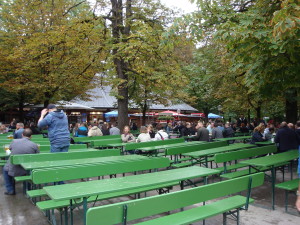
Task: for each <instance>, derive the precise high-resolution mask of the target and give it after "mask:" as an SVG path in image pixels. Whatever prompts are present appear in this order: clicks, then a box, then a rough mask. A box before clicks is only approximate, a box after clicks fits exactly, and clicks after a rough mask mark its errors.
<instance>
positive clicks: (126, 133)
mask: <svg viewBox="0 0 300 225" xmlns="http://www.w3.org/2000/svg"><path fill="white" fill-rule="evenodd" d="M121 139H122V141H123V142H124V143H128V142H135V137H134V136H133V134H132V133H130V128H129V126H125V127H124V129H123V134H122V135H121Z"/></svg>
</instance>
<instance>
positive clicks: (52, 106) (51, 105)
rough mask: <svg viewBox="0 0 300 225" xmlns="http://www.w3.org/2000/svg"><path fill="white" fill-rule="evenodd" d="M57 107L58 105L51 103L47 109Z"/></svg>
mask: <svg viewBox="0 0 300 225" xmlns="http://www.w3.org/2000/svg"><path fill="white" fill-rule="evenodd" d="M55 108H56V105H54V104H49V105H48V106H47V109H55Z"/></svg>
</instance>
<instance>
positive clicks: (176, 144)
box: [137, 141, 207, 151]
mask: <svg viewBox="0 0 300 225" xmlns="http://www.w3.org/2000/svg"><path fill="white" fill-rule="evenodd" d="M203 143H207V142H206V141H194V142H183V143H175V144H167V145H156V146H151V147H142V148H137V150H142V151H153V150H158V149H167V148H172V147H178V146H191V145H200V144H203Z"/></svg>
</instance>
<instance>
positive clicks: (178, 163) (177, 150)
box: [165, 141, 228, 168]
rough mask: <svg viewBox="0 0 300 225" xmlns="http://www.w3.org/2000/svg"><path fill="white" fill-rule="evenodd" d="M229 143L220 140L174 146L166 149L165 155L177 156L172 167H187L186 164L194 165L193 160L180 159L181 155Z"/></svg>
mask: <svg viewBox="0 0 300 225" xmlns="http://www.w3.org/2000/svg"><path fill="white" fill-rule="evenodd" d="M227 145H228V143H227V142H226V141H218V142H208V143H201V144H199V145H191V146H174V147H171V148H168V149H166V151H165V156H175V160H174V163H173V164H172V167H174V168H179V167H185V166H190V165H192V164H193V162H182V161H184V160H183V159H181V160H179V156H180V155H182V154H184V153H188V152H195V151H201V150H206V149H210V148H217V147H223V146H227ZM189 159H190V158H187V160H189Z"/></svg>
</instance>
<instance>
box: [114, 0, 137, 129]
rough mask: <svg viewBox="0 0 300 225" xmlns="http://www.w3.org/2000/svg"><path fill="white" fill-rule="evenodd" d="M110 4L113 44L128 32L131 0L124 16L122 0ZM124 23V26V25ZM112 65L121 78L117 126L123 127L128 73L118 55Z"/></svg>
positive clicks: (125, 118) (126, 121)
mask: <svg viewBox="0 0 300 225" xmlns="http://www.w3.org/2000/svg"><path fill="white" fill-rule="evenodd" d="M111 5H112V19H111V22H112V36H113V39H114V44H118V43H121V42H122V41H123V40H122V39H121V37H120V34H123V35H124V36H127V35H129V33H130V17H131V12H132V11H131V0H127V1H126V18H125V21H124V17H123V12H122V11H123V3H122V0H111ZM124 24H126V25H125V27H124ZM118 53H119V49H118V48H117V47H115V48H114V49H113V51H112V54H113V55H115V56H116V55H118ZM114 65H115V70H116V73H117V76H118V78H119V79H121V82H120V84H119V85H118V127H119V129H121V130H122V129H123V128H124V126H126V125H128V123H129V120H128V75H127V71H126V68H127V66H126V63H125V62H124V59H122V57H120V56H116V57H115V58H114Z"/></svg>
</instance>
